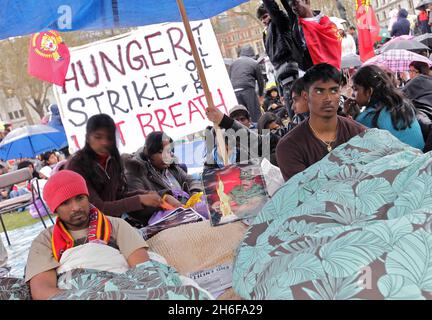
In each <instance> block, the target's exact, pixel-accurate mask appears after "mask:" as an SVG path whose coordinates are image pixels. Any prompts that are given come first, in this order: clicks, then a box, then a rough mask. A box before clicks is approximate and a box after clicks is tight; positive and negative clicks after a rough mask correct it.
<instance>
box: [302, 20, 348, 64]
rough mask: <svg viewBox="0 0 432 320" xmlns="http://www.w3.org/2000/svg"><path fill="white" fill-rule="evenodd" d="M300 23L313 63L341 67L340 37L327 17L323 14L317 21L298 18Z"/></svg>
mask: <svg viewBox="0 0 432 320" xmlns="http://www.w3.org/2000/svg"><path fill="white" fill-rule="evenodd" d="M299 22H300V25H301V26H302V29H303V34H304V37H305V40H306V44H307V47H308V50H309V54H310V56H311V58H312V62H313V63H314V64H318V63H328V64H331V65H332V66H334V67H336V68H338V69H340V68H341V55H342V38H341V36H340V35H339V32H338V30H337V27H336V25H335V24H334V23H333V22H331V21H330V19H329V17H327V16H323V17H322V18H321V19H320V21H319V22H316V21H308V20H305V19H302V18H299Z"/></svg>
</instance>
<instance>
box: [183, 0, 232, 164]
mask: <svg viewBox="0 0 432 320" xmlns="http://www.w3.org/2000/svg"><path fill="white" fill-rule="evenodd" d="M176 1H177V5H178V8H179V10H180V14H181V17H182V21H183V25H184V27H185V30H186V35H187V37H188V40H189V44H190V46H191V49H192V56H193V58H194V61H195V64H196V67H197V70H198V75H199V78H200V81H201V85H202V88H203V90H204V95H205V97H206V100H207V105H208V108H215V106H214V102H213V98H212V95H211V92H210V89H209V86H208V83H207V78H206V76H205V72H204V67H203V65H202V62H201V57H200V55H199V53H198V49H197V46H196V43H195V39H194V37H193V33H192V28H191V26H190V22H189V18H188V16H187V13H186V9H185V6H184V3H183V0H176ZM214 128H215V131H216V141H217V148H218V151H219V154H221V155H222V159H223V162H224V165H225V166H226V165H228V154H227V151H226V148H225V141H224V138H223V136H222V131H221V129H220V128H219V126H218V125H217V124H216V123H215V124H214Z"/></svg>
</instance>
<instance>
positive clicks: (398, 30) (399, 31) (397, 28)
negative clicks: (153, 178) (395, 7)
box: [390, 9, 410, 37]
mask: <svg viewBox="0 0 432 320" xmlns="http://www.w3.org/2000/svg"><path fill="white" fill-rule="evenodd" d="M407 17H408V11H406V10H405V9H401V10H400V11H399V13H398V20H397V21H396V22H395V23H394V24H393V26H392V30H391V33H390V35H391V36H392V37H399V36H402V35H408V34H409V33H410V22H409V20H408V19H407Z"/></svg>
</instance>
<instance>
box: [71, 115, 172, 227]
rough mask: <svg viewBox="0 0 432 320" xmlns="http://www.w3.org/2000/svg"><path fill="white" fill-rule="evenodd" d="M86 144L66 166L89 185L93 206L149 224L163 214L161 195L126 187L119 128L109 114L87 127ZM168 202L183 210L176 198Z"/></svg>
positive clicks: (94, 119) (100, 116) (97, 117)
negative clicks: (118, 140) (131, 189)
mask: <svg viewBox="0 0 432 320" xmlns="http://www.w3.org/2000/svg"><path fill="white" fill-rule="evenodd" d="M86 130H87V133H86V143H85V146H84V148H83V149H81V150H79V151H78V152H77V153H76V154H75V155H74V156H72V157H71V159H70V160H69V161H68V163H67V164H66V169H69V170H72V171H75V172H77V173H79V174H80V175H82V176H83V177H84V179H85V180H86V183H87V188H88V190H89V200H90V202H91V203H92V204H93V205H95V206H96V207H97V208H99V209H100V210H101V211H102V212H103V213H105V214H107V215H109V216H116V217H121V216H122V215H123V214H124V213H128V214H131V215H132V216H134V217H135V216H142V217H143V218H144V219H140V220H148V219H149V218H150V216H151V215H152V214H153V213H154V212H156V211H157V210H160V208H161V205H162V199H161V196H160V194H158V193H156V192H149V191H146V190H145V189H144V190H134V191H133V192H131V191H130V190H128V188H127V186H126V179H125V175H124V169H123V164H122V161H121V158H120V154H119V151H118V149H117V145H116V126H115V123H114V121H113V119H112V118H111V117H110V116H108V115H106V114H98V115H95V116H92V117H91V118H90V119H89V120H88V122H87V127H86ZM167 201H168V202H169V203H170V204H172V205H174V206H179V205H180V203H179V202H178V201H176V200H175V199H174V198H173V197H167Z"/></svg>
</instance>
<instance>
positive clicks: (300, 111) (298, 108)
mask: <svg viewBox="0 0 432 320" xmlns="http://www.w3.org/2000/svg"><path fill="white" fill-rule="evenodd" d="M303 91H305V86H304V80H303V78H298V79H297V80H296V81H294V83H293V85H292V88H291V99H292V105H291V108H292V110H293V112H294V116H293V118H292V123H293V124H294V125H297V124H299V123H300V122H302V121H303V120H304V119H306V118H307V117H309V107H308V101H307V99H306V98H305V97H306V95H303V94H302V92H303Z"/></svg>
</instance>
